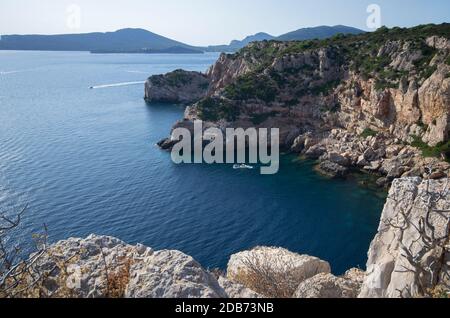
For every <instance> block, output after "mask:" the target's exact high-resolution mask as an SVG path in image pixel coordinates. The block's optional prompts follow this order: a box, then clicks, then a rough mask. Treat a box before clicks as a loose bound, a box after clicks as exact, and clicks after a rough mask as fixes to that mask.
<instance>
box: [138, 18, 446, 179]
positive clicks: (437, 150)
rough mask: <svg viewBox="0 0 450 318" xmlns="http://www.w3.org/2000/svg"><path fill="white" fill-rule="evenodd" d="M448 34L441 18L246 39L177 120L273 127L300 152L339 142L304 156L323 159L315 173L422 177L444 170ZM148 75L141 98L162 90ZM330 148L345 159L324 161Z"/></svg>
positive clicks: (284, 143)
mask: <svg viewBox="0 0 450 318" xmlns="http://www.w3.org/2000/svg"><path fill="white" fill-rule="evenodd" d="M449 39H450V25H449V24H443V25H426V26H419V27H415V28H412V29H400V28H394V29H386V28H381V29H380V30H378V31H377V32H374V33H367V34H362V35H356V36H336V37H334V38H332V39H327V40H313V41H303V42H279V41H263V42H257V43H252V44H250V45H249V46H247V47H245V48H244V49H242V50H241V51H239V52H238V53H236V54H232V55H227V54H223V55H221V56H220V58H219V60H218V61H217V62H216V63H215V64H214V65H213V66H212V67H211V68H210V69H209V70H208V72H207V73H206V74H205V78H206V79H207V82H208V88H207V89H206V90H204V91H202V92H199V93H198V94H197V93H196V94H193V95H192V97H193V98H191V99H192V100H195V99H197V101H196V102H195V103H193V104H192V105H191V106H189V107H188V108H187V110H186V114H185V118H184V121H192V120H195V119H202V120H203V121H208V122H211V123H212V124H213V125H216V126H218V127H219V128H221V129H224V128H226V127H242V128H247V127H255V126H256V127H266V128H272V127H275V128H279V129H280V133H281V140H280V143H281V145H282V146H283V147H284V148H285V149H290V150H292V151H294V152H299V153H302V154H303V155H305V154H306V152H307V151H308V150H309V148H310V147H312V146H316V144H318V143H322V145H323V144H325V143H327V141H333V142H338V143H339V144H340V146H336V147H335V148H336V149H332V152H331V153H330V151H328V150H329V149H328V148H327V147H325V148H326V149H325V151H321V150H320V151H316V150H317V147H320V146H317V147H316V148H314V149H313V151H314V152H315V153H314V156H312V157H314V159H317V158H321V161H322V162H323V163H322V169H320V170H321V171H331V175H333V176H334V175H338V176H340V175H341V174H342V173H343V171H344V170H345V169H344V170H343V169H342V168H348V167H349V166H351V167H358V168H364V167H367V168H368V169H366V171H370V172H376V173H379V174H380V177H384V178H388V179H390V181H392V179H393V178H395V177H401V176H405V177H407V176H421V177H422V176H423V173H422V172H423V170H424V169H431V170H433V171H435V172H436V176H437V175H441V176H443V175H447V174H448V167H447V166H445V165H444V166H441V163H440V162H442V161H443V159H446V160H448V159H449V158H450V143H449V142H448V139H449V131H450V126H449V112H450V40H449ZM154 79H155V77H151V78H150V79H149V80H148V82H147V85H146V95H147V96H150V95H154V96H158V94H159V92H160V91H164V89H165V88H155V87H153V86H151V83H152V82H153V81H154ZM179 86H180V87H181V88H183V87H190V86H191V83H189V84H186V85H183V83H179ZM179 91H180V92H183V89H180V90H179ZM180 94H181V93H180ZM200 95H202V97H201V98H198V97H199V96H200ZM194 97H195V98H194ZM175 99H176V98H175ZM162 100H164V99H162ZM183 125H186V123H184V124H183ZM336 129H340V130H343V131H345V132H346V134H347V135H346V137H348V138H349V139H351V140H346V141H345V140H344V141H343V139H342V138H337V140H336V136H335V135H332V134H331V132H332V131H333V130H336ZM367 137H377V138H378V139H377V141H376V142H375V141H374V142H373V144H375V145H376V146H378V144H380V143H381V145H380V147H375V148H379V149H373V148H374V147H373V144H372V145H368V144H367V143H366V142H365V139H366V138H367ZM304 140H306V141H307V143H306V144H305V143H303V141H304ZM384 141H386V142H384ZM328 144H330V143H329V142H328ZM350 144H351V145H350ZM349 147H350V148H349ZM388 147H389V149H387V148H388ZM410 147H412V148H414V149H416V150H417V151H413V150H412V149H410ZM322 148H324V147H322ZM337 148H342V149H340V150H339V149H337ZM356 148H358V151H357V152H354V153H353V154H351V150H355V149H356ZM343 149H344V150H343ZM397 149H398V152H399V153H401V156H403V158H404V159H406V155H405V153H408V152H410V153H414V154H417V155H418V156H422V157H423V158H436V159H437V160H431V159H430V162H428V161H427V162H426V165H424V163H425V162H423V161H422V162H417V161H420V160H416V161H414V162H405V160H403V161H402V159H400V160H397V159H398V158H393V157H397V154H395V153H397ZM319 153H320V156H316V155H315V154H319ZM356 153H357V154H358V157H356V155H355V154H356ZM393 153H394V154H395V155H394V156H393V155H392V154H393ZM335 154H338V155H339V156H341V157H342V156H344V157H346V159H345V160H344V161H342V160H339V162H338V163H336V162H331V163H330V160H329V158H330V157H335V156H334V155H335ZM323 155H326V156H324V157H322V156H323ZM361 156H363V158H362V157H361ZM361 159H363V160H361ZM393 159H394V160H395V161H396V163H395V164H394V165H392V164H391V163H392V160H393ZM389 160H390V161H389ZM384 161H388V162H387V163H386V164H385V167H383V166H382V165H383V162H384ZM347 162H349V163H348V164H345V165H341V164H340V163H347ZM336 164H338V165H339V166H336ZM386 166H388V167H386ZM397 166H400V167H397ZM392 168H395V169H392ZM392 170H395V171H392ZM391 172H393V173H391ZM344 174H345V173H344ZM390 181H388V182H387V183H386V182H385V184H389V182H390ZM381 183H382V182H381V180H380V184H381Z"/></svg>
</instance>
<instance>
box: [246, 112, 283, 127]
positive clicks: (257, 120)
mask: <svg viewBox="0 0 450 318" xmlns="http://www.w3.org/2000/svg"><path fill="white" fill-rule="evenodd" d="M276 115H278V112H275V111H274V112H269V113H263V114H257V115H253V116H252V118H251V121H252V124H253V125H261V124H262V123H263V122H265V121H266V120H267V119H269V118H270V117H274V116H276Z"/></svg>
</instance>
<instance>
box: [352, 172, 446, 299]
mask: <svg viewBox="0 0 450 318" xmlns="http://www.w3.org/2000/svg"><path fill="white" fill-rule="evenodd" d="M449 211H450V192H449V179H441V180H423V179H421V178H402V179H396V180H395V181H394V182H393V184H392V188H391V190H390V192H389V197H388V200H387V202H386V205H385V207H384V210H383V214H382V217H381V221H380V227H379V229H378V234H377V235H376V237H375V239H374V240H373V242H372V244H371V246H370V250H369V260H368V263H367V278H366V280H365V281H364V284H363V287H362V291H361V294H360V297H362V298H377V297H389V298H398V297H402V298H403V297H405V298H409V297H414V298H416V297H429V296H431V295H432V294H433V291H434V290H435V289H436V288H438V287H439V286H446V289H447V290H448V289H449V287H450V284H449V283H450V279H449V277H450V276H449V274H450V271H449V270H450V267H449V266H450V263H449V259H450V257H449V256H450V246H449V242H450V215H449Z"/></svg>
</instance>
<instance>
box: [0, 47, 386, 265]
mask: <svg viewBox="0 0 450 318" xmlns="http://www.w3.org/2000/svg"><path fill="white" fill-rule="evenodd" d="M216 58H217V55H215V54H205V55H90V54H88V53H77V52H75V53H74V52H72V53H66V52H58V53H56V52H45V53H44V52H0V72H1V74H0V207H1V210H2V211H9V212H13V211H17V210H18V209H20V208H21V207H23V206H25V205H26V204H28V205H29V207H28V212H27V215H26V217H25V220H24V223H23V226H22V227H21V228H20V231H17V233H15V235H17V238H18V239H19V240H22V241H25V240H27V239H29V238H30V235H31V234H32V233H34V232H37V231H39V229H40V228H41V227H42V224H43V223H45V224H47V226H48V229H49V234H50V238H51V240H52V241H56V240H59V239H64V238H67V237H69V236H86V235H88V234H91V233H97V234H105V235H112V236H116V237H119V238H121V239H122V240H124V241H126V242H129V243H144V244H146V245H148V246H151V247H153V248H155V249H165V248H168V249H179V250H181V251H183V252H185V253H188V254H190V255H192V256H194V257H195V258H196V259H197V260H198V261H199V262H200V263H201V264H202V265H204V266H205V267H210V268H213V267H222V268H224V267H225V265H226V263H227V260H228V258H229V256H230V255H231V254H232V253H235V252H238V251H241V250H243V249H247V248H251V247H254V246H256V245H274V246H281V247H285V248H288V249H290V250H292V251H295V252H299V253H307V254H311V255H315V256H318V257H321V258H323V259H325V260H328V261H329V262H330V263H331V264H332V266H333V270H334V272H335V273H342V272H343V271H345V270H346V269H348V268H350V267H353V266H361V267H364V265H365V262H366V253H367V250H368V247H369V243H370V241H371V240H372V238H373V236H374V234H375V232H376V228H377V225H378V222H379V216H380V214H381V210H382V205H383V202H384V198H383V196H382V195H381V196H380V195H379V194H378V193H376V192H373V191H371V190H369V189H365V188H361V187H358V185H357V184H356V183H355V182H352V181H330V180H327V179H324V178H321V177H320V176H318V175H316V174H315V173H314V172H313V171H312V166H311V163H308V162H294V160H293V159H294V158H293V157H284V158H283V160H282V164H281V168H280V172H279V174H277V175H275V176H262V175H260V174H259V170H253V171H250V170H246V171H236V170H233V169H232V167H230V166H222V165H214V166H208V165H182V166H176V165H174V164H173V163H172V162H171V159H170V154H168V153H166V152H162V151H160V150H159V149H158V148H157V147H156V146H155V143H156V142H157V141H159V140H160V139H162V138H163V137H166V136H167V135H168V133H169V131H170V128H171V126H172V124H173V123H174V122H175V121H176V120H178V119H180V118H182V116H183V108H182V107H181V106H176V105H146V104H145V102H144V100H143V91H144V88H143V84H139V82H143V81H145V79H146V78H147V77H148V76H149V75H151V74H157V73H164V72H167V71H171V70H174V69H177V68H184V69H188V70H198V71H204V70H206V69H207V67H208V66H209V65H211V64H212V63H213V62H214V61H215V59H216ZM130 82H138V83H135V84H130V85H124V86H111V87H104V86H103V85H109V84H119V83H130ZM91 86H103V87H104V88H99V89H89V87H91Z"/></svg>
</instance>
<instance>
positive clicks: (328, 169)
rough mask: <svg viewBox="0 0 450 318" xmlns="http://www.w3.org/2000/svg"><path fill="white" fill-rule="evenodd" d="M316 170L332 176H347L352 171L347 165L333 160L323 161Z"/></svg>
mask: <svg viewBox="0 0 450 318" xmlns="http://www.w3.org/2000/svg"><path fill="white" fill-rule="evenodd" d="M316 170H317V171H318V172H319V173H321V174H323V175H325V176H328V177H331V178H345V177H346V176H347V175H348V174H349V173H350V170H349V169H348V168H347V167H343V166H341V165H339V164H337V163H334V162H331V161H322V162H321V163H320V164H319V165H318V166H317V167H316Z"/></svg>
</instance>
